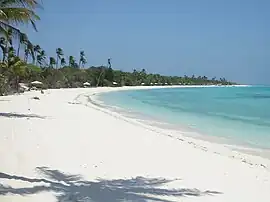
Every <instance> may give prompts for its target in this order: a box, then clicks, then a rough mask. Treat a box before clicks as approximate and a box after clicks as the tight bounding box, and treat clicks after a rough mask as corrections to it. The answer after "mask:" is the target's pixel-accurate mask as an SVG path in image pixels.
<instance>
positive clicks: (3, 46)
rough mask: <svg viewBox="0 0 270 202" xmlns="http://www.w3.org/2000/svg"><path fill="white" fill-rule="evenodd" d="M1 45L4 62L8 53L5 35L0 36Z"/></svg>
mask: <svg viewBox="0 0 270 202" xmlns="http://www.w3.org/2000/svg"><path fill="white" fill-rule="evenodd" d="M0 47H1V49H2V54H3V58H2V62H4V61H5V57H6V56H5V55H6V38H5V37H1V38H0Z"/></svg>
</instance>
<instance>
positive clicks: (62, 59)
mask: <svg viewBox="0 0 270 202" xmlns="http://www.w3.org/2000/svg"><path fill="white" fill-rule="evenodd" d="M60 64H61V67H63V66H65V65H66V60H65V58H61V61H60Z"/></svg>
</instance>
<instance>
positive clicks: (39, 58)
mask: <svg viewBox="0 0 270 202" xmlns="http://www.w3.org/2000/svg"><path fill="white" fill-rule="evenodd" d="M45 62H46V54H45V51H44V50H41V51H40V53H39V54H38V55H37V64H39V66H40V67H41V66H42V65H44V64H45Z"/></svg>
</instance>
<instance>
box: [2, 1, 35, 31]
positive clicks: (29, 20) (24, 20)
mask: <svg viewBox="0 0 270 202" xmlns="http://www.w3.org/2000/svg"><path fill="white" fill-rule="evenodd" d="M39 6H40V4H39V2H38V0H1V1H0V33H6V32H7V30H8V29H10V30H12V32H13V34H14V35H15V36H20V35H21V32H20V30H19V28H18V27H17V26H18V25H25V24H32V26H33V28H34V29H35V30H37V28H36V24H35V22H36V21H37V20H39V19H40V18H39V16H38V15H36V13H35V11H34V10H35V9H36V8H38V7H39Z"/></svg>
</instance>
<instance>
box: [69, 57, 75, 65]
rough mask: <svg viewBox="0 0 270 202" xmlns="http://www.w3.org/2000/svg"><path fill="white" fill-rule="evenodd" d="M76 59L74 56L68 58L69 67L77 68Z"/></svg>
mask: <svg viewBox="0 0 270 202" xmlns="http://www.w3.org/2000/svg"><path fill="white" fill-rule="evenodd" d="M75 63H76V62H75V58H74V57H73V56H69V58H68V65H69V67H74V66H75Z"/></svg>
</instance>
